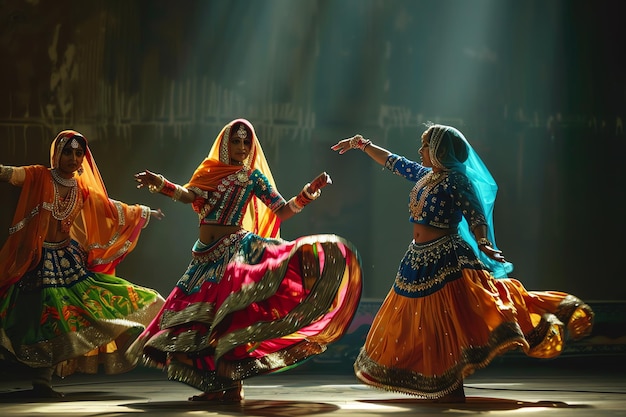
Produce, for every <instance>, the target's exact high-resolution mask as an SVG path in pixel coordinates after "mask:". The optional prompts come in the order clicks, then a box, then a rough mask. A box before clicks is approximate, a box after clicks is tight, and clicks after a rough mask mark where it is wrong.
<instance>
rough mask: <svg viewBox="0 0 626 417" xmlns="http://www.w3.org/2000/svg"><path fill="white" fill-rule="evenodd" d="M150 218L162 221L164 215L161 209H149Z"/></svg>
mask: <svg viewBox="0 0 626 417" xmlns="http://www.w3.org/2000/svg"><path fill="white" fill-rule="evenodd" d="M150 217H154V218H155V219H157V220H163V217H165V213H163V212H162V211H161V209H156V210H154V209H150Z"/></svg>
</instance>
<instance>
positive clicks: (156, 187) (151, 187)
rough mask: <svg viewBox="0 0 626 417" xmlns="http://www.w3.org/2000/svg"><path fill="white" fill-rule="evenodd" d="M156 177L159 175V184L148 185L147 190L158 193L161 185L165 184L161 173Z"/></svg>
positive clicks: (161, 187)
mask: <svg viewBox="0 0 626 417" xmlns="http://www.w3.org/2000/svg"><path fill="white" fill-rule="evenodd" d="M157 177H159V179H160V180H161V183H160V184H159V185H152V184H150V185H148V191H150V192H151V193H160V192H161V190H162V189H163V186H164V185H165V178H164V177H163V175H161V174H159V175H157Z"/></svg>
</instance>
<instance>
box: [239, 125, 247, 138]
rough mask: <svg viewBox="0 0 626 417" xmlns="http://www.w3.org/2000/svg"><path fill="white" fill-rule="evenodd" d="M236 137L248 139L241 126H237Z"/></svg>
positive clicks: (245, 131)
mask: <svg viewBox="0 0 626 417" xmlns="http://www.w3.org/2000/svg"><path fill="white" fill-rule="evenodd" d="M237 136H239V137H240V138H241V139H245V138H247V137H248V131H247V130H246V129H245V128H244V127H243V125H242V124H241V125H239V129H237Z"/></svg>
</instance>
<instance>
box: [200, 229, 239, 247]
mask: <svg viewBox="0 0 626 417" xmlns="http://www.w3.org/2000/svg"><path fill="white" fill-rule="evenodd" d="M241 229H242V227H241V226H224V225H221V224H202V225H200V236H199V238H200V242H202V243H204V244H206V245H209V244H211V243H213V242H215V241H216V240H219V239H221V238H223V237H224V236H228V235H231V234H233V233H235V232H237V231H239V230H241Z"/></svg>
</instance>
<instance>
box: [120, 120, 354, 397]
mask: <svg viewBox="0 0 626 417" xmlns="http://www.w3.org/2000/svg"><path fill="white" fill-rule="evenodd" d="M136 178H137V181H138V182H139V185H138V187H147V188H148V189H149V190H150V191H152V192H159V193H161V194H164V195H166V196H169V197H171V198H173V199H174V200H177V201H180V202H182V203H187V204H192V205H193V208H194V210H195V211H196V212H197V213H198V217H199V223H200V227H199V237H198V240H197V241H196V242H195V244H194V246H193V249H192V260H191V262H190V264H189V266H188V268H187V270H186V271H185V272H184V273H183V275H182V277H181V278H180V280H179V281H178V282H177V284H176V286H175V287H174V289H173V291H172V292H171V293H170V295H169V297H168V298H167V300H166V302H165V306H164V307H163V309H162V311H161V313H160V314H159V316H158V317H156V318H155V319H154V321H153V322H152V323H151V324H150V326H148V328H147V329H146V330H145V331H144V333H143V334H142V335H141V336H140V337H139V338H138V339H137V341H136V342H135V343H134V345H133V347H131V356H132V357H136V356H138V354H139V353H141V352H143V355H144V361H145V363H146V364H147V365H150V366H155V367H160V368H164V369H165V370H166V372H167V375H168V378H169V379H170V380H175V381H179V382H183V383H185V384H188V385H190V386H192V387H194V388H197V389H198V390H200V391H203V394H201V395H196V396H193V397H191V398H190V400H192V401H217V402H224V401H241V400H243V388H242V380H243V379H245V378H248V377H252V376H255V375H260V374H266V373H271V372H278V371H283V370H286V369H289V368H290V367H293V366H296V365H298V364H300V363H302V362H303V361H304V360H306V359H308V358H310V357H312V356H313V355H317V354H319V353H322V352H323V351H324V350H325V348H326V346H327V345H328V344H329V343H331V342H334V341H336V340H338V339H339V338H340V337H341V336H342V335H343V334H344V333H345V332H346V331H347V329H348V326H349V325H350V322H351V320H352V317H353V316H354V313H355V312H356V309H357V306H358V302H359V299H360V295H361V264H360V260H359V257H358V254H357V252H356V250H355V248H354V247H353V246H352V245H351V244H350V243H349V242H347V241H346V240H345V239H343V238H341V237H339V236H336V235H312V236H305V237H301V238H297V239H295V240H293V241H286V240H283V239H281V238H280V236H279V226H280V222H281V220H285V219H288V218H290V217H292V216H293V215H294V214H296V213H298V212H300V211H301V210H302V209H303V208H304V206H306V205H307V204H309V203H310V202H312V201H313V200H314V199H316V198H317V197H318V196H319V195H320V193H321V188H323V187H324V186H326V185H327V184H330V183H331V180H330V177H329V176H328V175H327V174H326V173H322V174H321V175H320V176H318V177H317V178H316V179H315V180H313V181H312V182H311V183H309V184H306V185H305V186H304V187H303V189H302V191H301V192H300V193H299V194H298V195H297V196H295V197H293V198H291V199H290V200H289V201H286V200H285V199H284V198H283V197H282V196H281V195H280V193H279V192H278V190H277V188H276V185H275V183H274V178H273V177H272V173H271V171H270V169H269V166H268V164H267V161H266V160H265V156H264V154H263V150H262V148H261V145H260V143H259V141H258V138H257V136H256V133H255V131H254V128H253V126H252V124H251V123H250V122H249V121H247V120H245V119H237V120H233V121H231V122H230V123H228V124H227V125H226V126H224V128H223V129H222V130H221V132H220V133H219V135H218V136H217V138H216V139H215V142H214V143H213V146H212V148H211V150H210V152H209V155H208V156H207V157H206V158H205V159H204V161H202V163H201V164H200V165H199V166H198V168H197V169H196V170H195V172H194V174H193V176H192V177H191V180H190V181H189V182H188V183H187V184H186V185H185V186H184V187H183V186H180V185H177V184H173V183H171V182H170V181H168V180H166V179H165V178H164V177H163V176H161V175H156V174H154V173H152V172H150V171H144V172H141V173H139V174H137V175H136Z"/></svg>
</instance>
